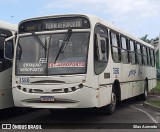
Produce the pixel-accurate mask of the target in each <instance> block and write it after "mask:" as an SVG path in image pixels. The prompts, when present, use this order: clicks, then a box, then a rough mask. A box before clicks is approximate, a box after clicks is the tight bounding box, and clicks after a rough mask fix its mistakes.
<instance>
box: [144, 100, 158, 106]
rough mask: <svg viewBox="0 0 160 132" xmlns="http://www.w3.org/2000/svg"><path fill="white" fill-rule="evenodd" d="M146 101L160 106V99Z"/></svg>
mask: <svg viewBox="0 0 160 132" xmlns="http://www.w3.org/2000/svg"><path fill="white" fill-rule="evenodd" d="M146 102H147V103H149V104H152V105H155V106H158V107H160V101H153V100H148V101H146Z"/></svg>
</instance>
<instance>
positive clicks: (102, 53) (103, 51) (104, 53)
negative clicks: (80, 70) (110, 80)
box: [94, 25, 109, 75]
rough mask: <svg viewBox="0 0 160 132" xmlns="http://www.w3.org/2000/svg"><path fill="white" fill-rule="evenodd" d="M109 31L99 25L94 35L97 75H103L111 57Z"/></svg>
mask: <svg viewBox="0 0 160 132" xmlns="http://www.w3.org/2000/svg"><path fill="white" fill-rule="evenodd" d="M108 44H109V42H108V29H107V28H105V27H103V26H101V25H97V26H96V27H95V33H94V69H95V74H97V75H98V74H100V73H102V72H103V71H104V70H105V68H106V66H107V63H108V57H109V45H108Z"/></svg>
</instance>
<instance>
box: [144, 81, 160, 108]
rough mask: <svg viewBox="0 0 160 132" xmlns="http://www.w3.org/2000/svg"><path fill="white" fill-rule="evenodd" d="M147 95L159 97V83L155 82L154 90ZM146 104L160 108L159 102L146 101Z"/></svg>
mask: <svg viewBox="0 0 160 132" xmlns="http://www.w3.org/2000/svg"><path fill="white" fill-rule="evenodd" d="M149 94H152V95H159V96H160V81H157V85H156V87H154V88H153V89H152V90H151V91H150V92H149ZM146 102H147V103H149V104H152V105H154V106H158V107H160V101H155V100H147V101H146Z"/></svg>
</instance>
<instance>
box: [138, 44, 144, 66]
mask: <svg viewBox="0 0 160 132" xmlns="http://www.w3.org/2000/svg"><path fill="white" fill-rule="evenodd" d="M137 63H138V65H142V64H143V62H142V46H141V45H140V44H137Z"/></svg>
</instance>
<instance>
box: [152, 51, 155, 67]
mask: <svg viewBox="0 0 160 132" xmlns="http://www.w3.org/2000/svg"><path fill="white" fill-rule="evenodd" d="M151 62H152V65H151V66H152V67H154V66H155V55H154V51H153V50H151Z"/></svg>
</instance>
